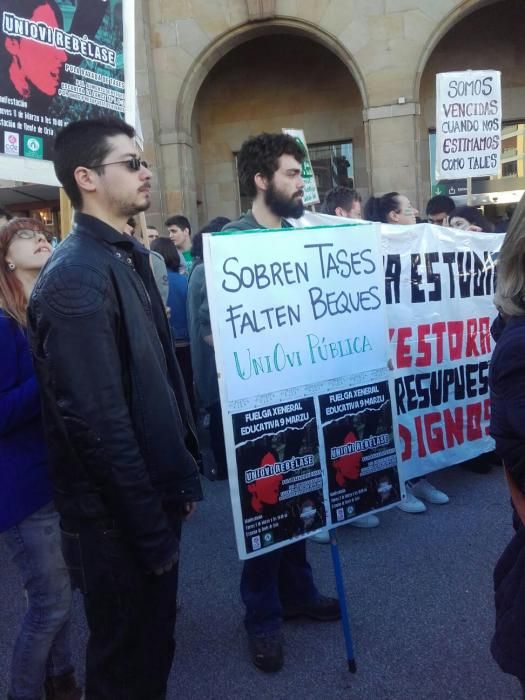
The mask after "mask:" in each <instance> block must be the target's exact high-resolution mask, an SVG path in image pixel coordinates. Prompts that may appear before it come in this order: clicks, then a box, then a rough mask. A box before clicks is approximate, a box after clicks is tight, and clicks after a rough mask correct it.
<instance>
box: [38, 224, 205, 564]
mask: <svg viewBox="0 0 525 700" xmlns="http://www.w3.org/2000/svg"><path fill="white" fill-rule="evenodd" d="M28 328H29V339H30V343H31V348H32V351H33V359H34V365H35V370H36V373H37V377H38V380H39V382H40V387H41V393H42V407H43V422H44V430H45V433H46V438H47V443H48V448H49V456H50V465H51V476H52V481H53V484H54V488H55V500H56V505H57V509H58V511H59V513H60V514H61V516H62V518H63V519H64V520H68V521H71V520H73V521H74V520H79V521H84V522H85V521H86V520H94V521H97V520H105V519H108V518H110V519H114V520H116V522H117V527H119V528H120V529H121V530H122V532H123V534H124V536H125V537H126V538H127V539H128V540H129V541H130V542H131V544H132V545H133V546H134V548H135V549H136V551H137V554H138V556H139V557H140V559H141V561H142V563H143V564H144V565H145V566H146V567H147V568H148V569H154V568H156V567H157V566H160V565H162V564H163V563H164V562H166V561H167V560H168V559H169V558H170V557H171V556H173V555H174V554H175V552H176V551H177V547H178V540H177V537H176V536H175V534H174V532H173V529H172V528H171V527H170V525H169V523H168V518H167V516H166V514H167V513H169V514H172V513H173V512H174V511H176V510H177V509H180V508H181V506H182V504H183V503H184V502H189V501H194V500H199V499H201V498H202V492H201V486H200V481H199V476H198V469H197V465H196V462H195V459H194V457H195V456H196V454H197V441H196V438H195V433H194V430H193V425H192V423H191V419H190V418H189V417H188V416H189V415H190V414H189V413H188V412H187V411H186V407H187V398H186V393H185V390H184V385H183V382H182V377H181V375H180V370H179V367H178V364H177V361H176V359H175V356H174V353H173V349H172V343H171V336H170V330H169V324H168V320H167V318H166V314H165V311H164V306H163V304H162V300H161V298H160V295H159V292H158V290H157V287H156V285H155V281H154V278H153V275H152V273H151V269H150V266H149V259H148V253H147V251H146V249H145V248H143V247H142V246H140V245H139V244H138V243H136V242H135V241H134V240H133V239H132V238H130V237H128V236H124V235H122V234H120V233H119V232H118V231H116V230H115V229H114V228H112V227H111V226H108V225H107V224H104V223H103V222H102V221H100V220H99V219H96V218H94V217H91V216H88V215H85V214H77V216H76V219H75V226H74V229H73V232H72V233H71V235H70V236H68V237H67V238H66V240H65V241H64V242H63V243H61V244H60V246H59V247H58V248H57V250H56V251H55V252H54V254H53V256H52V257H51V259H50V261H49V262H48V264H47V265H46V267H45V268H44V270H43V271H42V273H41V275H40V277H39V279H38V281H37V284H36V285H35V288H34V290H33V294H32V296H31V300H30V303H29V309H28Z"/></svg>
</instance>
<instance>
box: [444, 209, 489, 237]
mask: <svg viewBox="0 0 525 700" xmlns="http://www.w3.org/2000/svg"><path fill="white" fill-rule="evenodd" d="M455 216H460V217H461V218H462V219H466V220H467V221H468V222H469V224H474V226H479V227H480V229H481V230H482V231H485V233H492V232H493V231H494V226H493V224H492V223H491V222H490V221H489V220H488V219H487V217H485V216H483V214H482V213H481V212H480V210H479V209H477V208H476V207H469V206H467V205H465V206H463V207H456V208H455V209H453V210H452V211H451V212H450V213H449V215H448V222H449V224H450V222H451V220H452V219H453V218H454V217H455Z"/></svg>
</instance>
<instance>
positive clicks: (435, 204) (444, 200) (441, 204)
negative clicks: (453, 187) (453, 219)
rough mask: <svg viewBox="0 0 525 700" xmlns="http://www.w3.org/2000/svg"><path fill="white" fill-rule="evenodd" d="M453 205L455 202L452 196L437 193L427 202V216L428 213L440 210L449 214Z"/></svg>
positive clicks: (438, 212)
mask: <svg viewBox="0 0 525 700" xmlns="http://www.w3.org/2000/svg"><path fill="white" fill-rule="evenodd" d="M455 206H456V204H455V202H454V200H453V199H452V197H447V195H446V194H437V195H436V196H435V197H432V198H431V199H429V200H428V202H427V216H428V215H429V214H430V216H432V215H433V214H441V212H445V214H449V213H450V212H451V211H452V209H454V208H455Z"/></svg>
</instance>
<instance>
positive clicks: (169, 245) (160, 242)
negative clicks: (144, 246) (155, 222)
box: [150, 227, 180, 272]
mask: <svg viewBox="0 0 525 700" xmlns="http://www.w3.org/2000/svg"><path fill="white" fill-rule="evenodd" d="M150 228H151V227H150ZM150 248H151V250H154V251H155V252H156V253H160V254H161V255H162V257H163V258H164V262H165V263H166V267H167V268H168V270H171V271H172V272H178V271H179V268H180V255H179V251H178V250H177V247H176V246H175V243H173V241H170V239H169V238H165V237H164V238H155V240H154V241H152V243H151V245H150Z"/></svg>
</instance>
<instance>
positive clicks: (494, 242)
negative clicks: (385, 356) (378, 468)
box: [381, 224, 503, 479]
mask: <svg viewBox="0 0 525 700" xmlns="http://www.w3.org/2000/svg"><path fill="white" fill-rule="evenodd" d="M381 233H382V235H381V241H382V249H383V256H384V258H383V259H384V267H385V299H386V305H387V317H388V323H389V336H390V351H391V360H392V363H393V365H394V395H393V396H392V403H393V410H394V411H395V413H396V414H397V421H398V429H399V438H400V439H399V445H400V449H401V453H400V455H399V458H400V462H401V464H402V471H403V475H404V476H405V478H407V479H409V478H411V477H416V476H421V475H422V474H427V473H429V472H432V471H435V470H436V469H440V468H442V467H448V466H452V465H454V464H457V463H459V462H463V461H465V460H467V459H470V458H472V457H475V456H477V455H479V454H482V453H484V452H489V451H491V450H492V449H493V441H492V438H491V437H490V435H489V421H490V399H489V385H488V373H489V361H490V356H491V353H492V348H493V340H492V338H491V335H490V326H491V323H492V321H493V319H494V317H495V316H496V309H495V307H494V304H493V296H494V291H495V284H496V267H495V264H496V260H497V257H498V251H499V249H500V247H501V244H502V242H503V236H502V235H501V234H488V233H477V232H476V233H475V232H470V231H466V232H464V231H458V230H456V229H447V228H442V227H438V226H432V225H430V224H425V225H418V226H412V227H408V226H403V227H401V226H395V227H394V226H383V227H382V232H381Z"/></svg>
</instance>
